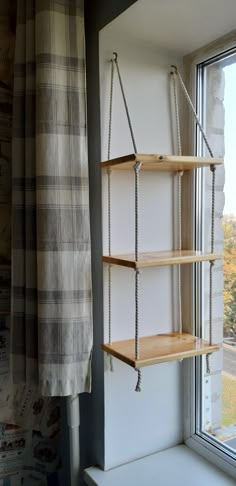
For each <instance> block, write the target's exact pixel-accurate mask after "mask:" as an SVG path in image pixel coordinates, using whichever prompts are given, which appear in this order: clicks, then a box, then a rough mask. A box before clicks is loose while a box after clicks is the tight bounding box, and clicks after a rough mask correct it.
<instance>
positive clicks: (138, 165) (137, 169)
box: [134, 162, 142, 392]
mask: <svg viewBox="0 0 236 486" xmlns="http://www.w3.org/2000/svg"><path fill="white" fill-rule="evenodd" d="M140 168H141V163H140V162H136V164H135V165H134V173H135V260H136V262H137V261H138V260H139V186H140V180H139V172H140ZM139 276H140V270H139V269H137V268H136V269H135V359H139ZM136 371H137V373H138V380H137V384H136V388H135V391H136V392H141V378H142V376H141V370H140V369H137V370H136Z"/></svg>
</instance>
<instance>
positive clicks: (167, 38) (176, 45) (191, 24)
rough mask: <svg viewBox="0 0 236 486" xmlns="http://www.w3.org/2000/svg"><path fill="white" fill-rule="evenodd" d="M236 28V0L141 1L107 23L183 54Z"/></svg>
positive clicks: (140, 38) (114, 30)
mask: <svg viewBox="0 0 236 486" xmlns="http://www.w3.org/2000/svg"><path fill="white" fill-rule="evenodd" d="M235 28H236V0H138V1H137V2H135V3H134V4H133V5H132V6H131V7H130V8H129V9H128V10H126V11H125V12H124V13H123V14H121V15H120V16H119V17H117V18H116V19H115V20H114V21H113V22H112V23H111V24H109V25H108V26H106V30H107V32H109V30H112V31H113V33H115V32H117V34H118V35H119V36H124V35H125V36H128V37H130V38H133V39H134V40H135V39H136V40H139V41H142V42H146V43H149V44H152V45H153V46H158V47H159V48H164V49H168V50H172V51H176V52H179V53H180V54H182V55H185V54H188V53H190V52H192V51H194V50H196V49H198V48H199V47H202V46H204V45H206V44H208V43H209V42H212V41H214V40H215V39H218V38H219V37H222V36H223V35H225V34H227V33H229V32H231V31H233V30H235Z"/></svg>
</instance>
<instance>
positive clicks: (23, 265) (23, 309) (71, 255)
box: [11, 0, 92, 396]
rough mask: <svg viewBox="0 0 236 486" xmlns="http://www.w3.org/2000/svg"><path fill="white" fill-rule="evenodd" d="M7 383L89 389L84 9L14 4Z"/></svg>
mask: <svg viewBox="0 0 236 486" xmlns="http://www.w3.org/2000/svg"><path fill="white" fill-rule="evenodd" d="M12 150H13V152H12V186H13V189H12V193H13V196H12V312H11V313H12V324H11V364H12V374H13V381H14V382H15V383H28V384H36V385H39V387H40V391H41V394H42V395H48V396H66V395H71V394H72V395H74V394H76V393H81V392H84V391H90V387H91V371H90V364H91V349H92V304H91V302H92V290H91V252H90V220H89V187H88V162H87V138H86V85H85V51H84V18H83V5H82V2H81V1H78V0H55V1H54V0H18V15H17V29H16V52H15V73H14V97H13V143H12Z"/></svg>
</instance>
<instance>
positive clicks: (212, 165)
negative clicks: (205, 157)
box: [210, 164, 216, 172]
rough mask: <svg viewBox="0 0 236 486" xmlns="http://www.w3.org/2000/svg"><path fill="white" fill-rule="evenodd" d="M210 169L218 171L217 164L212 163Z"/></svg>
mask: <svg viewBox="0 0 236 486" xmlns="http://www.w3.org/2000/svg"><path fill="white" fill-rule="evenodd" d="M210 170H211V172H215V171H216V166H215V165H214V164H211V165H210Z"/></svg>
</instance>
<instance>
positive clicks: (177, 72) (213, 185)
mask: <svg viewBox="0 0 236 486" xmlns="http://www.w3.org/2000/svg"><path fill="white" fill-rule="evenodd" d="M171 68H172V71H171V74H172V75H173V77H174V79H175V77H178V80H179V83H180V86H181V87H182V90H183V93H184V95H185V98H186V100H187V102H188V104H189V107H190V109H191V111H192V114H193V117H194V119H195V121H196V123H197V126H198V128H199V131H200V133H201V135H202V138H203V140H204V142H205V145H206V147H207V150H208V152H209V154H210V156H211V157H212V158H213V157H214V155H213V151H212V149H211V147H210V145H209V142H208V139H207V137H206V134H205V132H204V130H203V127H202V125H201V122H200V120H199V118H198V115H197V112H196V110H195V108H194V106H193V103H192V100H191V98H190V96H189V93H188V91H187V88H186V86H185V84H184V81H183V78H182V76H181V74H180V72H179V71H178V69H177V67H176V66H174V65H172V66H171ZM176 93H177V92H176ZM175 99H177V98H176V95H175ZM176 118H178V115H176ZM177 126H178V123H177ZM177 130H178V129H177ZM178 139H180V135H178ZM210 169H211V172H212V191H211V253H214V242H215V171H216V167H215V166H214V164H212V165H211V167H210ZM209 263H210V268H209V343H210V344H211V345H212V324H213V323H212V302H213V267H214V264H215V262H214V261H210V262H209ZM210 355H211V353H209V354H207V356H206V372H207V374H209V373H210Z"/></svg>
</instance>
